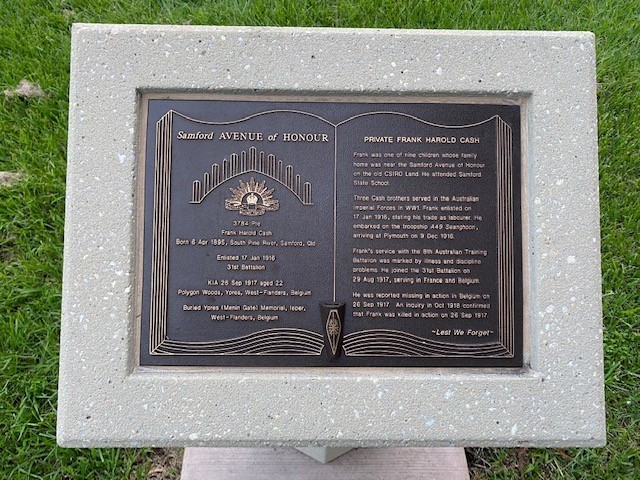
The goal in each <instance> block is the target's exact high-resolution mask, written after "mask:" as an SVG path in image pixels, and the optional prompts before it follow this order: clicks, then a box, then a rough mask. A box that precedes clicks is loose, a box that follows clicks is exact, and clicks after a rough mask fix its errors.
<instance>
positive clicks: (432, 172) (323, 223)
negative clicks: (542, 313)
mask: <svg viewBox="0 0 640 480" xmlns="http://www.w3.org/2000/svg"><path fill="white" fill-rule="evenodd" d="M143 104H144V105H143V108H144V109H145V115H144V118H146V121H145V123H144V125H143V128H145V129H146V132H143V135H142V138H143V140H142V142H143V145H142V147H143V151H144V159H143V163H142V164H141V171H140V173H141V174H143V179H142V180H141V185H142V187H143V190H144V195H143V196H141V200H140V201H141V202H144V204H143V205H142V208H141V209H140V211H141V217H142V218H141V226H140V238H139V249H140V252H141V256H140V258H141V262H142V263H141V267H140V271H141V277H142V281H141V285H140V288H139V296H140V302H139V303H140V306H139V310H140V311H139V315H140V319H141V320H140V364H141V365H149V366H150V365H159V366H262V367H264V366H301V367H303V366H304V367H310V366H341V367H351V366H361V367H362V366H377V367H398V366H404V367H430V366H450V367H463V366H466V367H521V366H522V364H523V298H522V295H523V294H522V291H523V288H522V240H521V223H522V222H521V208H520V189H521V172H520V168H521V167H520V163H521V162H520V155H521V154H520V150H521V148H520V145H521V138H520V131H521V126H520V106H519V105H513V104H493V103H466V104H465V103H421V102H414V103H399V102H396V103H391V102H387V103H384V102H348V101H335V100H331V101H329V100H326V101H325V100H320V101H289V100H284V101H283V100H278V101H264V100H255V101H254V100H251V101H248V100H244V99H242V100H236V99H189V98H168V99H167V98H152V97H143Z"/></svg>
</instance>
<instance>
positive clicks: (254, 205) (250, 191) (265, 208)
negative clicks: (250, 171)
mask: <svg viewBox="0 0 640 480" xmlns="http://www.w3.org/2000/svg"><path fill="white" fill-rule="evenodd" d="M230 190H231V193H232V194H233V195H232V196H231V198H229V199H227V200H225V202H224V206H225V208H226V209H227V210H232V211H237V212H239V213H240V215H248V216H250V217H257V216H260V215H264V213H265V212H275V211H276V210H278V209H279V208H280V203H279V202H278V200H274V199H273V188H268V187H266V186H265V182H264V181H262V182H256V181H255V180H254V179H253V177H252V178H251V179H250V180H249V181H248V182H247V183H244V182H243V181H242V180H240V186H239V187H238V188H230Z"/></svg>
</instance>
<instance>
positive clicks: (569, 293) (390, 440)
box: [58, 24, 605, 447]
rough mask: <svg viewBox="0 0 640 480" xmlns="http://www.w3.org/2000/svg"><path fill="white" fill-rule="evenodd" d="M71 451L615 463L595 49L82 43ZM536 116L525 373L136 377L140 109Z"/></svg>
mask: <svg viewBox="0 0 640 480" xmlns="http://www.w3.org/2000/svg"><path fill="white" fill-rule="evenodd" d="M71 63H72V66H71V91H70V121H69V165H68V182H67V217H66V229H65V250H64V255H65V259H64V285H63V311H62V338H61V358H60V395H59V410H58V441H59V443H60V444H61V445H64V446H69V447H73V446H106V445H121V446H141V445H153V446H161V445H179V446H265V445H288V446H318V445H320V446H331V447H351V446H378V447H380V446H448V445H459V446H489V445H496V446H498V445H499V446H506V445H512V446H516V445H517V446H530V445H539V446H572V445H575V446H579V445H602V444H603V442H604V440H605V423H604V417H605V412H604V408H605V404H604V394H603V391H604V387H603V363H602V330H601V329H602V315H601V291H600V244H599V211H598V172H597V137H596V84H595V53H594V37H593V35H592V34H590V33H584V32H479V31H464V32H458V31H417V30H414V31H410V30H334V29H302V28H287V29H277V28H248V27H192V26H133V25H83V24H80V25H75V26H74V28H73V38H72V62H71ZM254 89H257V90H259V91H261V92H270V93H275V92H292V93H295V94H296V95H305V94H309V95H317V94H318V93H323V94H340V95H350V94H366V95H369V96H370V95H380V94H382V95H386V96H389V95H391V96H393V95H411V96H416V95H420V96H429V95H448V96H451V95H474V96H480V97H482V96H487V95H491V96H500V97H504V98H515V99H518V98H519V99H522V100H523V104H524V109H525V124H526V128H525V132H524V133H525V135H524V157H525V165H524V168H523V171H524V174H523V177H524V178H523V180H524V182H523V184H524V185H525V187H526V188H525V191H524V193H523V205H524V210H525V211H524V213H525V215H524V218H525V222H524V225H523V232H524V233H523V237H524V238H525V239H526V245H525V251H524V258H525V263H526V268H525V272H526V273H525V284H526V289H525V296H526V297H527V299H528V302H527V312H526V313H527V315H526V317H527V318H526V327H527V342H526V345H525V346H526V349H527V352H528V354H527V359H528V363H529V366H528V367H527V368H526V369H524V370H521V371H495V370H486V369H485V370H480V369H478V370H473V369H466V370H465V369H455V370H454V369H390V368H377V369H376V368H371V369H367V368H357V369H348V370H346V369H342V370H322V369H286V368H284V369H276V368H272V369H260V368H252V369H224V368H218V369H215V368H209V369H200V370H196V371H193V370H192V371H188V370H180V369H140V368H137V367H136V362H135V358H136V355H135V351H136V320H137V319H136V318H134V303H135V302H134V299H135V295H136V287H135V285H136V281H135V254H134V245H135V232H136V215H135V211H136V200H137V195H136V169H137V141H138V137H137V135H138V131H139V124H138V123H139V121H140V118H139V108H138V94H139V92H140V91H176V92H185V91H187V92H188V91H198V92H224V93H229V92H241V93H243V94H246V93H251V92H253V91H254Z"/></svg>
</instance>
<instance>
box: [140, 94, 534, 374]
mask: <svg viewBox="0 0 640 480" xmlns="http://www.w3.org/2000/svg"><path fill="white" fill-rule="evenodd" d="M155 98H162V99H165V100H216V101H218V100H223V101H247V100H253V101H274V102H277V101H278V100H280V101H284V100H286V101H288V102H291V101H298V102H303V103H312V102H323V103H330V102H331V101H335V98H334V99H331V100H328V99H326V98H322V97H320V98H311V99H310V98H309V97H302V98H295V99H292V98H291V97H290V96H277V97H273V96H269V97H268V98H265V97H263V96H260V95H258V96H251V97H249V98H247V97H246V96H244V95H225V96H224V98H220V96H219V95H215V94H210V95H203V94H191V95H189V94H184V93H180V92H165V93H163V94H162V95H160V96H159V95H154V94H153V93H151V94H149V93H141V99H140V102H141V105H142V113H141V122H140V129H141V131H143V132H146V131H147V128H148V125H147V109H148V101H149V100H152V99H155ZM374 98H375V101H372V100H371V99H368V100H367V101H362V100H360V99H359V98H358V97H352V96H344V97H340V101H343V102H354V103H363V104H368V105H375V104H383V103H408V104H414V103H454V104H456V105H465V104H478V105H496V104H497V105H509V104H514V103H516V102H512V101H507V100H506V99H502V101H500V99H495V101H486V100H487V99H485V98H467V97H463V98H458V99H449V101H438V100H439V99H434V98H431V99H422V101H421V102H412V101H411V100H410V99H404V101H403V102H398V101H397V99H394V100H396V101H395V102H394V101H389V99H388V98H387V97H374ZM358 100H360V101H358ZM516 104H518V105H519V106H520V117H521V118H520V120H521V124H520V130H521V137H520V145H521V151H523V150H524V148H523V139H524V123H523V118H522V117H523V112H522V110H523V107H522V105H521V104H520V103H519V102H518V103H516ZM277 111H282V110H279V109H278V110H267V111H263V112H259V113H256V114H252V115H249V116H248V117H245V118H240V119H237V120H232V121H228V122H215V121H211V122H209V121H203V120H199V119H194V118H191V117H189V116H187V115H184V114H182V113H180V112H178V111H176V110H173V109H171V110H169V111H168V112H167V113H166V114H165V115H163V116H162V117H161V118H160V119H159V120H158V121H157V123H156V128H155V138H156V145H155V156H154V162H155V164H154V175H155V179H154V205H153V212H152V214H153V227H152V236H153V243H152V255H151V257H152V264H151V275H152V279H151V293H150V296H151V299H150V306H149V317H150V318H149V319H148V321H149V354H150V355H152V356H167V355H168V356H173V355H184V356H190V355H191V356H216V355H225V356H233V355H278V356H320V355H322V351H323V350H324V349H326V348H327V347H326V345H325V344H324V340H323V334H322V333H318V332H314V331H311V330H304V329H295V328H271V329H265V330H260V331H258V332H254V333H252V334H249V335H244V336H242V337H237V338H236V337H234V338H227V339H221V340H215V341H206V342H205V341H202V342H198V341H175V340H171V339H169V338H168V335H167V333H166V332H167V322H168V319H167V305H166V304H167V284H166V278H167V275H168V245H169V237H168V235H169V234H168V232H169V218H170V211H169V207H170V201H169V198H170V193H171V190H170V183H171V181H170V177H171V161H172V155H171V145H172V133H173V132H172V125H173V116H174V115H179V116H181V117H183V118H185V119H187V120H190V121H194V122H197V123H202V124H210V125H215V124H219V123H223V124H227V123H232V124H235V123H240V122H243V121H245V120H248V119H250V118H253V117H255V116H256V115H263V114H268V113H273V112H277ZM291 111H295V112H298V113H303V114H306V115H311V116H314V117H317V118H319V119H320V120H322V121H324V122H325V123H328V124H329V125H331V126H333V127H334V129H335V131H334V181H333V184H334V200H333V203H334V205H333V225H334V228H333V230H334V237H333V243H334V248H333V290H334V301H335V295H336V292H335V287H336V271H337V265H336V251H337V246H336V241H337V237H336V228H337V217H336V216H337V191H336V188H337V183H336V173H335V172H336V169H337V142H338V139H337V131H338V127H339V126H340V125H342V124H345V123H347V122H349V121H351V120H353V119H355V118H358V117H361V116H365V115H376V114H396V115H400V116H404V117H409V118H412V119H413V120H416V121H419V122H421V123H424V124H427V125H431V126H437V127H441V128H450V129H457V128H468V127H472V126H476V125H480V124H484V123H488V122H491V121H492V120H495V122H496V125H495V128H496V157H495V162H496V180H497V185H496V210H497V212H496V219H497V221H496V229H497V232H496V237H497V242H498V272H497V278H498V295H499V300H498V325H499V326H498V328H499V332H498V334H499V338H498V341H497V342H493V343H488V344H480V345H469V346H468V347H467V346H466V345H461V344H455V343H452V342H438V341H434V340H429V339H426V338H423V337H420V336H417V335H415V334H412V333H409V332H405V331H400V330H386V329H373V330H359V331H356V332H352V333H350V334H347V335H346V336H345V339H344V342H343V344H342V346H341V350H343V351H344V354H345V355H346V356H347V357H384V358H398V357H403V358H437V357H444V358H452V359H454V358H471V359H474V358H476V359H501V358H514V356H515V351H514V350H515V305H514V299H513V296H514V291H513V290H514V269H515V256H514V244H513V241H514V238H513V232H514V225H513V134H512V131H511V130H512V129H511V127H510V126H509V125H508V124H507V123H506V122H505V121H504V120H503V119H502V118H500V116H499V115H493V116H491V117H489V118H487V119H486V120H482V121H479V122H475V123H473V124H465V125H440V124H435V123H433V122H429V121H426V120H424V119H422V118H418V117H415V116H413V115H408V114H404V113H401V112H394V111H373V112H366V113H363V114H358V115H354V116H352V117H349V118H347V119H345V120H342V121H340V122H338V123H335V124H334V123H331V122H329V121H328V120H326V119H324V118H323V117H321V116H319V115H316V114H311V113H309V112H304V111H299V110H291ZM140 138H141V140H140V147H139V149H140V152H141V155H140V158H141V162H142V166H141V168H140V171H141V172H143V171H144V168H143V166H144V162H145V161H146V147H147V145H146V141H147V139H146V134H143V135H140ZM523 163H524V156H523V155H522V154H521V170H520V171H521V172H522V169H523V168H522V164H523ZM140 176H141V177H144V175H140ZM521 176H522V173H521ZM225 180H226V179H225ZM194 183H195V182H194ZM520 183H521V191H522V189H523V187H522V183H523V182H520ZM141 186H142V191H144V188H145V185H144V182H143V181H141ZM195 191H196V187H195V185H194V195H195ZM204 196H206V193H204V195H202V197H201V198H200V201H202V198H204ZM521 196H522V192H521ZM141 197H142V198H144V195H142V196H141ZM300 200H301V201H302V199H300ZM194 202H195V197H194V199H193V201H192V202H191V203H194ZM195 203H198V202H195ZM521 205H523V204H522V202H521ZM142 207H144V206H142ZM521 211H522V215H521V218H520V223H521V225H520V229H521V232H522V230H523V226H522V225H523V220H524V218H525V214H524V206H522V208H521ZM138 212H139V221H140V226H141V229H140V230H139V233H138V240H137V241H138V242H139V243H140V244H144V232H143V230H144V225H143V224H144V220H143V219H144V208H139V209H138ZM520 236H521V249H522V252H521V257H522V258H524V254H523V252H524V248H525V242H524V238H523V237H524V235H522V233H521V235H520ZM139 252H140V253H142V245H140V247H139ZM142 258H143V257H142V255H139V263H142V260H141V259H142ZM139 271H141V268H140V269H139ZM524 271H525V265H524V261H523V262H522V272H521V275H522V277H523V278H522V280H521V284H522V285H523V299H522V322H523V325H522V337H523V338H522V344H523V345H522V355H523V359H522V362H523V365H524V364H525V363H524V362H525V359H524V357H526V352H525V345H526V342H525V339H524V337H525V332H526V330H527V329H526V328H525V321H526V315H525V312H526V308H525V298H524V297H525V295H524V284H525V282H524V276H525V275H524ZM139 282H140V285H139V287H138V296H139V297H141V294H142V287H141V282H142V275H141V274H140V276H139ZM138 304H139V306H140V307H139V308H140V310H139V313H138V315H137V318H139V319H140V320H139V322H137V330H138V332H139V333H138V338H139V337H140V331H141V330H142V322H144V321H146V320H145V318H143V316H142V311H141V304H142V299H141V298H139V299H138ZM371 340H375V341H376V343H377V344H384V346H383V347H380V346H378V347H375V348H371V347H365V348H362V347H360V346H359V345H358V342H362V341H366V342H370V341H371ZM243 342H252V343H255V345H252V346H250V347H249V346H247V345H243ZM425 343H427V344H428V345H427V346H425ZM400 346H402V348H400ZM138 347H140V345H138ZM385 349H388V352H389V353H388V354H385ZM138 362H140V355H138ZM184 368H198V369H199V368H203V367H202V366H199V367H194V366H185V367H184ZM296 368H304V367H303V366H299V367H296ZM319 368H325V367H319ZM343 368H357V367H347V366H345V367H343ZM378 368H385V367H378ZM417 368H437V367H434V366H427V365H425V366H421V367H417ZM450 368H456V367H450ZM475 368H514V367H512V366H502V367H487V366H478V367H475ZM515 368H521V367H515Z"/></svg>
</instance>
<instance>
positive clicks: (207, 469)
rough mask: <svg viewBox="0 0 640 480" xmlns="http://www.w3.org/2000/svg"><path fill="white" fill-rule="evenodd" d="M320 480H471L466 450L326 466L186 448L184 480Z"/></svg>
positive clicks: (264, 453)
mask: <svg viewBox="0 0 640 480" xmlns="http://www.w3.org/2000/svg"><path fill="white" fill-rule="evenodd" d="M322 450H341V449H337V448H336V449H324V448H322ZM320 478H323V479H324V478H331V479H332V480H341V479H349V480H360V479H362V480H364V479H367V480H375V479H384V480H394V479H402V480H411V479H423V480H424V479H426V480H469V472H468V469H467V460H466V457H465V455H464V449H463V448H359V449H353V450H352V451H350V452H347V453H345V454H344V455H342V456H340V457H339V458H337V459H336V460H334V461H333V462H331V463H327V464H322V463H318V462H317V461H315V460H314V459H312V458H309V457H308V456H306V455H303V454H301V452H299V451H297V449H293V448H186V449H185V451H184V460H183V463H182V476H181V479H182V480H205V479H206V480H216V479H225V480H234V479H242V480H258V479H265V480H266V479H268V480H273V479H283V480H285V479H296V480H298V479H301V480H305V479H307V480H311V479H320Z"/></svg>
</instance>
